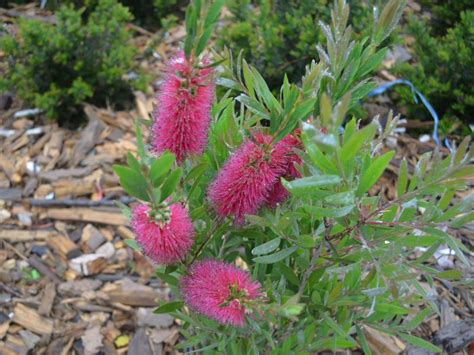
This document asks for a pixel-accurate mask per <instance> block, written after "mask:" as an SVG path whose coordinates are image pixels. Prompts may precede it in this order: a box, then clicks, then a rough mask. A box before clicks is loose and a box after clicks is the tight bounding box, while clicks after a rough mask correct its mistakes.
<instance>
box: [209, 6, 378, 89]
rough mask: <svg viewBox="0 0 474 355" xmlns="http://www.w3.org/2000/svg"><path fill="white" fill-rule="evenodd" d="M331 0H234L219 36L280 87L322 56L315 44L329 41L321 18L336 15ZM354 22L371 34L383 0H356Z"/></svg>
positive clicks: (222, 43)
mask: <svg viewBox="0 0 474 355" xmlns="http://www.w3.org/2000/svg"><path fill="white" fill-rule="evenodd" d="M329 3H330V2H329V1H328V0H283V1H282V0H277V1H275V0H230V1H228V7H229V10H230V15H229V16H227V17H226V24H225V26H223V28H222V35H221V36H219V38H218V41H217V42H218V44H219V45H220V46H221V47H224V46H227V47H228V48H230V49H231V50H232V51H233V52H234V53H239V52H240V51H243V52H244V56H245V58H246V59H247V60H248V61H249V63H250V64H252V65H253V66H255V67H256V68H257V69H258V70H259V72H260V73H262V75H263V76H264V77H265V78H266V80H267V83H268V85H269V86H270V88H271V89H272V90H273V89H276V90H278V88H279V86H280V85H281V83H282V73H286V75H288V78H289V79H290V81H292V82H297V81H298V80H299V79H301V76H302V74H303V73H304V71H305V66H306V64H307V63H308V62H309V61H310V60H311V59H313V58H318V51H317V48H316V46H315V43H319V42H322V41H323V40H324V33H323V32H322V31H321V29H320V28H319V26H318V22H319V21H321V20H322V21H328V20H329V19H330V7H329ZM350 3H351V10H352V16H351V22H352V25H353V28H355V30H356V32H358V33H364V34H365V35H367V34H368V33H369V32H370V30H367V29H368V28H369V29H370V27H368V26H367V23H370V21H371V20H372V9H373V6H374V5H377V3H379V1H374V0H363V1H352V2H350Z"/></svg>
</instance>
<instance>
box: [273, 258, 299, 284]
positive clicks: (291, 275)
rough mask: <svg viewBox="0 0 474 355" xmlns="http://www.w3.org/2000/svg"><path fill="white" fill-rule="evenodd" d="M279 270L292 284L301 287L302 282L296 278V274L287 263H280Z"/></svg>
mask: <svg viewBox="0 0 474 355" xmlns="http://www.w3.org/2000/svg"><path fill="white" fill-rule="evenodd" d="M278 268H279V269H280V272H281V273H282V274H283V276H285V278H286V279H287V280H288V281H289V282H290V283H292V284H293V285H294V286H299V284H300V280H299V279H298V277H296V275H295V272H294V271H293V270H292V269H291V268H290V267H289V266H288V265H286V264H285V263H283V262H281V263H278Z"/></svg>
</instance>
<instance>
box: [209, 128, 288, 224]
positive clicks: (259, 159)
mask: <svg viewBox="0 0 474 355" xmlns="http://www.w3.org/2000/svg"><path fill="white" fill-rule="evenodd" d="M271 140H272V138H271V137H270V136H267V135H263V134H257V135H255V137H254V140H247V141H246V142H244V143H243V144H242V145H241V146H240V148H239V149H238V150H237V151H236V152H235V153H234V154H233V156H232V157H230V159H229V160H228V161H227V162H226V164H225V165H224V167H223V168H222V170H221V171H220V172H219V174H218V175H217V178H216V179H215V180H214V182H213V183H212V184H211V186H210V188H209V197H210V199H211V201H212V202H213V203H214V204H215V206H216V209H217V212H218V214H219V215H220V216H221V217H226V216H234V217H235V221H236V222H237V223H242V222H243V220H244V216H245V215H246V214H255V213H256V212H257V211H258V209H259V208H260V207H261V206H262V205H263V204H265V202H266V200H267V197H268V195H269V193H270V191H271V190H272V188H273V186H274V185H275V183H276V182H277V180H278V178H279V176H281V175H282V174H283V173H284V172H285V168H286V161H285V160H284V156H283V155H278V156H275V158H273V155H272V153H271V147H270V143H271Z"/></svg>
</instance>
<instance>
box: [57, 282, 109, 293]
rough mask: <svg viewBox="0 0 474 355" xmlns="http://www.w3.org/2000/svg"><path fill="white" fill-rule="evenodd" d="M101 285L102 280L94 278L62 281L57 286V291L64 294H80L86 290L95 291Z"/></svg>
mask: <svg viewBox="0 0 474 355" xmlns="http://www.w3.org/2000/svg"><path fill="white" fill-rule="evenodd" d="M101 286H102V282H101V281H99V280H95V279H82V280H78V281H68V282H63V283H62V284H60V285H59V286H58V292H59V293H60V294H62V295H66V296H71V297H75V296H81V295H82V294H83V293H84V292H86V291H95V290H97V289H98V288H99V287H101Z"/></svg>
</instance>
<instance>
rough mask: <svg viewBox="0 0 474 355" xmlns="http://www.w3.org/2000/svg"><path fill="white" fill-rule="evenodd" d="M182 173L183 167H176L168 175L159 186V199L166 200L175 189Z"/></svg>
mask: <svg viewBox="0 0 474 355" xmlns="http://www.w3.org/2000/svg"><path fill="white" fill-rule="evenodd" d="M182 174H183V169H182V168H177V169H176V170H174V171H173V172H171V174H169V175H168V177H167V178H166V180H165V182H164V183H163V185H162V186H161V201H164V200H166V199H167V198H168V197H169V196H170V195H171V194H172V193H173V192H174V191H175V190H176V186H178V183H179V180H180V179H181V175H182ZM161 201H160V202H161Z"/></svg>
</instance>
